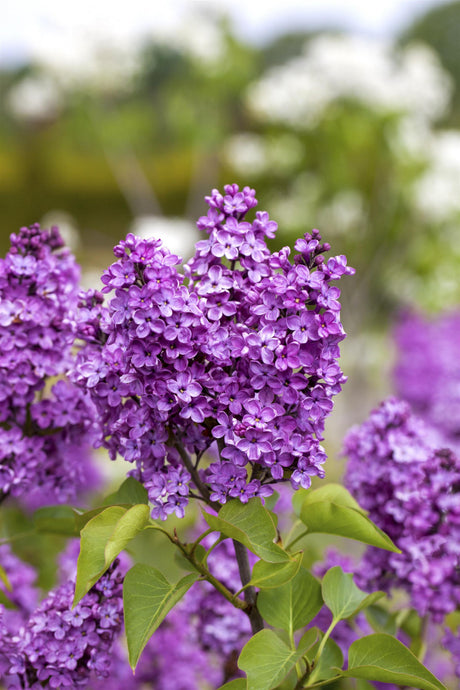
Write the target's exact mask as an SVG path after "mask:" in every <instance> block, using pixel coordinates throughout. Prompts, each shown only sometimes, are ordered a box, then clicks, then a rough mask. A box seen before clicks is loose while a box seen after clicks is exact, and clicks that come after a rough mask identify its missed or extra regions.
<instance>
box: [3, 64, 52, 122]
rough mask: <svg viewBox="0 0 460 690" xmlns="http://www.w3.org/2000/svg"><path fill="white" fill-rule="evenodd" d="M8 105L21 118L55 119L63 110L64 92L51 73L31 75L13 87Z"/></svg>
mask: <svg viewBox="0 0 460 690" xmlns="http://www.w3.org/2000/svg"><path fill="white" fill-rule="evenodd" d="M6 105H7V108H8V110H9V111H10V112H11V114H12V115H13V116H14V117H17V118H18V119H19V120H50V119H51V120H53V119H54V118H55V117H57V115H58V114H59V113H60V111H61V107H62V94H61V92H60V90H59V88H58V86H57V84H56V81H55V80H54V79H53V78H52V77H51V76H50V75H47V74H37V75H30V76H28V77H25V78H24V79H22V80H21V81H20V82H19V83H18V84H16V85H14V86H12V87H11V89H10V90H9V91H8V95H7V98H6Z"/></svg>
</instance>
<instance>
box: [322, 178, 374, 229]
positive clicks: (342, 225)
mask: <svg viewBox="0 0 460 690" xmlns="http://www.w3.org/2000/svg"><path fill="white" fill-rule="evenodd" d="M364 222H365V211H364V199H363V197H362V196H361V194H360V193H359V192H358V191H357V190H355V189H343V190H341V191H340V192H338V193H337V194H336V195H335V196H334V197H333V198H332V199H331V201H330V202H329V203H328V204H326V205H324V206H322V207H320V208H319V209H318V225H319V227H320V228H322V229H323V230H324V232H325V234H326V230H327V234H345V233H348V232H353V233H354V234H355V235H356V234H357V232H358V230H359V229H360V228H362V226H363V224H364Z"/></svg>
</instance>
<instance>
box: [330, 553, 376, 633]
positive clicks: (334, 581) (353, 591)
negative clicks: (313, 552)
mask: <svg viewBox="0 0 460 690" xmlns="http://www.w3.org/2000/svg"><path fill="white" fill-rule="evenodd" d="M321 588H322V592H323V599H324V603H325V604H326V606H327V607H328V609H330V610H331V611H332V615H333V616H334V619H335V620H336V621H340V620H343V619H345V618H350V616H353V615H355V614H357V613H359V611H362V609H364V608H366V606H370V605H371V604H373V603H374V602H375V601H377V600H378V599H381V598H382V597H383V596H385V595H384V593H383V592H373V593H372V594H367V593H366V592H363V591H362V590H361V589H359V588H358V587H357V586H356V585H355V583H354V582H353V575H352V574H351V573H344V572H343V570H342V568H341V567H340V566H338V565H336V566H334V568H330V570H328V571H327V573H326V574H325V576H324V577H323V582H322V585H321Z"/></svg>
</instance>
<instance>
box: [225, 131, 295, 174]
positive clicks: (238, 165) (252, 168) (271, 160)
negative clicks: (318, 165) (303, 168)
mask: <svg viewBox="0 0 460 690" xmlns="http://www.w3.org/2000/svg"><path fill="white" fill-rule="evenodd" d="M225 158H226V160H227V162H228V163H229V164H230V165H231V166H232V168H233V170H234V171H235V173H236V174H237V175H241V176H246V175H260V174H263V173H265V172H268V171H270V170H275V171H277V172H278V173H289V172H291V170H292V169H293V168H294V167H295V166H296V165H298V164H299V163H300V162H301V160H302V145H301V144H300V142H299V140H298V138H297V137H296V136H295V135H293V134H287V133H285V134H281V135H277V136H273V137H268V136H260V135H259V134H252V133H250V132H243V133H241V134H235V135H234V136H233V137H231V138H230V139H229V140H228V141H227V143H226V145H225Z"/></svg>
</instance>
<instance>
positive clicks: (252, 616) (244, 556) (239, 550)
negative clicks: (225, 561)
mask: <svg viewBox="0 0 460 690" xmlns="http://www.w3.org/2000/svg"><path fill="white" fill-rule="evenodd" d="M233 545H234V547H235V555H236V560H237V563H238V569H239V571H240V578H241V584H242V585H243V587H246V585H247V584H248V582H250V580H251V568H250V565H249V559H248V552H247V551H246V547H245V546H243V544H240V542H239V541H236V540H235V539H234V540H233ZM244 600H245V602H246V603H247V604H248V605H249V608H248V610H247V611H246V613H247V614H248V616H249V620H250V622H251V629H252V634H253V635H255V634H256V633H258V632H259V631H260V630H263V628H264V621H263V618H262V616H261V615H260V613H259V609H258V608H257V592H256V590H255V588H254V587H253V586H252V585H251V586H250V587H246V589H245V590H244Z"/></svg>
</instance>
